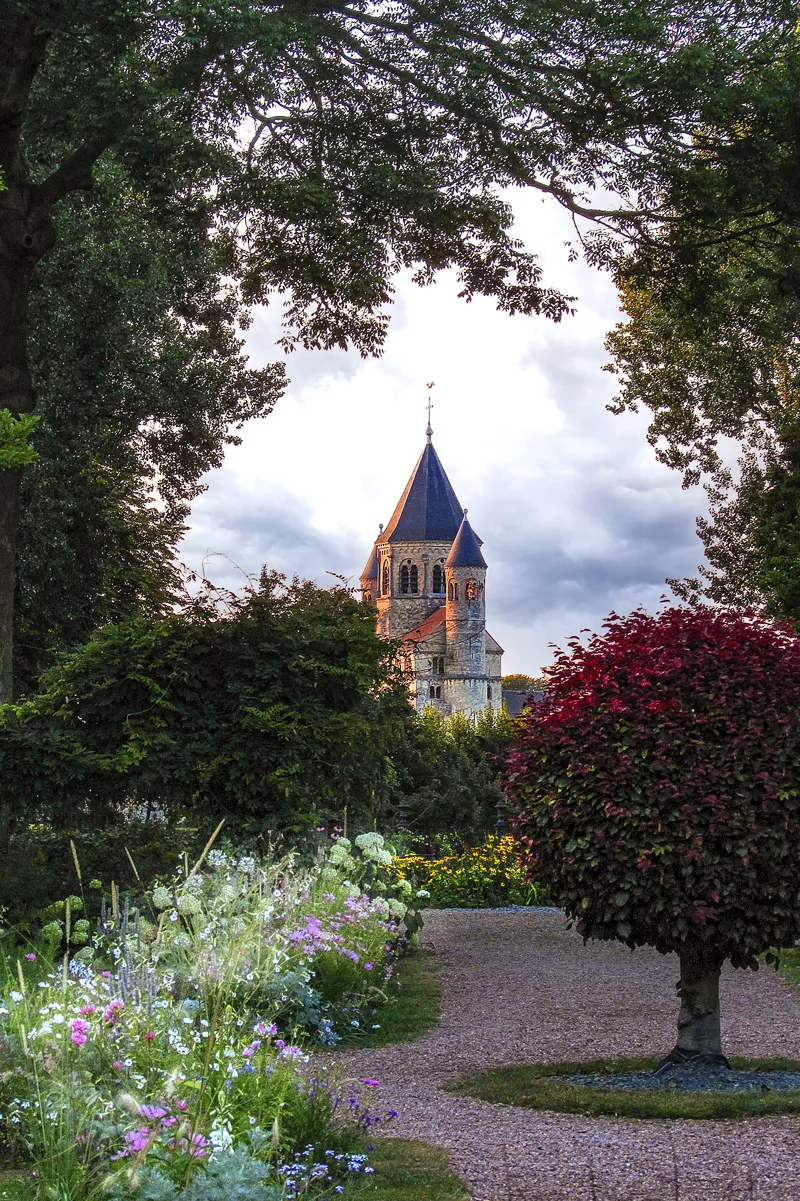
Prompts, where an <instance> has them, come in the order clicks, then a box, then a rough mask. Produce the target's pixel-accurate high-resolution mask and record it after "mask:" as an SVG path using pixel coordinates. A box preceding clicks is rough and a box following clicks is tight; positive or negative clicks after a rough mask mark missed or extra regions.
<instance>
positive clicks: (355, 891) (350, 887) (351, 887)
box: [344, 880, 361, 898]
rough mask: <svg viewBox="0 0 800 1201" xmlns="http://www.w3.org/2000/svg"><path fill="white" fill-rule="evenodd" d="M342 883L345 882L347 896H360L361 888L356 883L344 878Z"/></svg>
mask: <svg viewBox="0 0 800 1201" xmlns="http://www.w3.org/2000/svg"><path fill="white" fill-rule="evenodd" d="M344 883H345V887H346V889H347V895H348V896H349V897H353V898H355V897H360V896H361V889H360V888H359V887H358V885H357V884H351V883H350V881H349V880H345V882H344Z"/></svg>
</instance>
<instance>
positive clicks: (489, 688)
mask: <svg viewBox="0 0 800 1201" xmlns="http://www.w3.org/2000/svg"><path fill="white" fill-rule="evenodd" d="M486 699H487V701H490V700H491V699H492V686H491V684H488V685H487V687H486Z"/></svg>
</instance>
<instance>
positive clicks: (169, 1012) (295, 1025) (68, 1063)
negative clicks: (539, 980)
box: [0, 849, 404, 1201]
mask: <svg viewBox="0 0 800 1201" xmlns="http://www.w3.org/2000/svg"><path fill="white" fill-rule="evenodd" d="M335 860H336V857H335V856H334V862H333V863H331V862H329V863H327V864H321V865H319V866H317V867H316V868H314V869H310V870H306V871H301V870H298V869H297V868H296V867H295V866H294V865H293V863H292V862H291V860H284V861H281V862H275V863H258V862H256V861H255V860H254V859H253V858H246V857H241V858H239V859H238V860H231V859H230V858H229V857H228V855H227V854H226V853H225V852H223V851H220V850H216V849H212V850H211V851H210V852H209V853H208V856H207V859H206V860H205V864H202V863H198V864H197V865H195V867H194V868H192V869H191V870H189V869H188V867H187V868H186V869H185V870H184V872H183V873H181V875H180V876H178V877H176V878H174V879H173V880H171V881H169V882H167V883H165V884H162V885H159V886H157V887H156V888H155V889H154V890H153V891H152V893H151V894H149V895H148V896H147V898H146V901H145V909H144V913H146V915H147V916H146V917H145V916H143V913H140V912H131V911H129V909H128V908H127V907H125V908H124V909H123V908H120V907H119V905H118V903H117V900H116V897H115V896H112V903H111V906H110V907H108V906H106V905H105V904H104V907H103V912H102V916H101V920H100V921H99V923H97V929H96V934H95V937H94V938H93V939H92V942H91V945H87V946H84V948H83V949H82V950H79V951H77V952H76V951H74V950H70V951H69V952H68V953H65V954H64V959H63V966H60V967H57V966H55V964H54V963H53V959H52V956H53V951H54V950H57V949H58V948H57V943H56V944H55V945H54V943H53V940H52V939H50V937H49V933H48V930H47V928H45V929H43V931H42V937H41V939H40V940H39V942H38V943H36V944H35V949H31V950H29V951H28V952H26V954H25V956H24V959H23V957H22V955H20V956H19V959H18V961H17V963H16V965H15V966H13V967H12V966H11V965H10V964H9V969H8V975H7V979H6V980H5V987H4V988H3V993H4V1003H3V1005H2V1006H0V1024H1V1025H2V1033H3V1039H2V1040H0V1048H1V1050H0V1054H2V1057H3V1061H4V1062H3V1065H2V1066H3V1068H4V1070H3V1072H2V1074H0V1079H2V1089H3V1093H4V1096H3V1098H2V1113H3V1118H4V1126H5V1130H6V1132H7V1135H8V1136H11V1137H13V1138H14V1139H15V1140H16V1141H18V1142H19V1143H21V1144H22V1146H23V1147H25V1148H26V1149H27V1151H28V1152H29V1154H30V1155H31V1156H32V1157H33V1159H34V1161H35V1162H36V1166H37V1170H38V1176H39V1182H40V1183H39V1189H40V1194H37V1198H38V1197H39V1196H40V1197H41V1201H44V1198H46V1197H49V1196H50V1195H51V1193H50V1192H48V1191H47V1190H48V1189H52V1188H54V1187H55V1188H58V1187H63V1186H64V1184H65V1183H67V1182H68V1184H69V1187H70V1189H71V1190H72V1191H71V1192H70V1194H69V1195H70V1197H71V1198H72V1201H84V1198H86V1199H87V1201H88V1198H90V1197H93V1196H94V1195H95V1192H96V1191H97V1190H98V1189H99V1188H100V1185H101V1184H102V1188H103V1190H105V1191H104V1194H103V1195H105V1194H106V1193H110V1194H111V1195H112V1196H115V1197H119V1198H120V1199H122V1198H127V1196H128V1195H129V1192H131V1190H132V1191H133V1192H135V1189H133V1185H134V1183H135V1181H136V1180H141V1181H142V1187H145V1182H146V1186H147V1188H148V1189H150V1192H152V1194H153V1201H155V1198H156V1197H159V1198H160V1197H162V1196H163V1197H164V1198H165V1201H171V1198H172V1196H173V1195H178V1194H180V1196H181V1197H183V1196H184V1195H185V1196H186V1197H187V1201H188V1199H189V1198H195V1194H196V1201H201V1199H202V1201H213V1199H214V1198H216V1196H217V1195H218V1192H219V1187H221V1186H220V1180H221V1179H222V1178H223V1177H224V1178H225V1180H226V1182H227V1184H228V1185H230V1186H231V1187H233V1185H234V1183H235V1174H236V1173H237V1172H238V1173H239V1175H240V1177H241V1181H242V1186H244V1183H245V1182H246V1181H249V1183H250V1184H256V1183H258V1172H260V1173H261V1176H260V1179H261V1180H262V1181H265V1182H266V1184H268V1185H269V1187H270V1188H271V1189H272V1191H271V1192H268V1193H267V1194H265V1197H269V1201H272V1198H273V1196H274V1197H275V1198H278V1197H284V1196H285V1197H293V1196H304V1195H306V1193H310V1194H314V1195H316V1193H317V1192H319V1191H320V1189H322V1190H323V1191H324V1190H325V1189H326V1187H327V1186H328V1184H329V1182H330V1181H331V1180H335V1179H336V1178H337V1177H341V1176H342V1174H345V1175H346V1173H347V1172H348V1171H360V1170H362V1169H363V1167H364V1164H365V1160H364V1157H363V1156H361V1155H359V1154H355V1153H356V1152H357V1151H359V1150H360V1148H361V1146H362V1145H363V1141H364V1140H363V1133H364V1131H366V1130H367V1129H369V1128H370V1126H372V1125H374V1124H375V1122H379V1121H380V1120H381V1119H380V1118H376V1117H374V1116H373V1115H371V1114H370V1113H369V1112H368V1110H365V1109H364V1107H363V1106H362V1105H361V1104H360V1102H358V1101H357V1100H356V1099H355V1098H352V1099H351V1100H350V1101H349V1102H348V1103H347V1104H345V1103H344V1102H342V1101H341V1099H337V1097H336V1096H335V1094H334V1086H333V1084H332V1083H331V1082H328V1081H326V1078H325V1076H326V1071H325V1068H324V1067H323V1068H317V1069H315V1068H313V1067H310V1066H307V1065H308V1063H309V1057H308V1055H307V1054H306V1053H304V1052H303V1050H302V1048H301V1046H299V1045H297V1043H296V1041H295V1042H294V1043H292V1044H288V1043H287V1042H286V1040H285V1039H284V1038H279V1037H278V1035H279V1033H280V1031H281V1029H286V1030H287V1032H288V1031H289V1030H291V1031H293V1032H294V1033H295V1040H296V1037H297V1035H298V1034H301V1035H302V1034H303V1033H304V1032H305V1033H306V1034H307V1035H309V1034H310V1036H311V1037H313V1038H316V1039H319V1040H321V1041H323V1042H328V1043H330V1042H333V1041H335V1040H336V1039H337V1038H338V1035H337V1034H336V1033H335V1029H334V1027H335V1026H336V1025H339V1024H341V1025H344V1026H346V1027H347V1028H350V1027H351V1026H353V1025H357V1024H358V1018H356V1017H355V1016H354V1015H355V1014H358V1013H362V1012H367V1011H368V1010H369V1008H370V1006H373V1007H374V1005H375V998H376V996H381V995H382V990H381V988H380V987H379V984H378V982H379V981H381V982H382V981H384V980H385V978H386V976H387V974H389V973H388V969H387V966H386V957H387V953H388V950H389V949H390V946H391V943H392V942H393V941H394V940H395V939H396V937H397V921H398V920H400V918H402V915H403V911H404V909H403V907H402V906H400V907H399V908H398V912H397V916H396V918H395V919H394V920H393V919H392V916H391V915H392V912H393V910H392V902H391V901H387V900H386V899H384V898H383V897H382V896H380V895H376V896H375V898H374V899H373V900H371V899H370V898H369V897H368V896H366V895H364V894H363V893H362V891H361V889H360V888H358V887H356V886H354V885H352V884H350V883H349V882H347V881H346V880H344V879H343V878H342V875H341V873H340V872H339V870H338V869H337V867H336V862H335ZM73 908H77V909H78V911H80V899H79V898H72V899H70V900H68V901H67V904H66V907H65V910H64V911H63V912H64V920H63V921H61V922H57V923H55V924H56V925H58V926H60V935H61V938H63V944H64V946H65V947H66V948H70V947H71V945H73V944H74V940H73V938H72V930H73V928H74V927H73V923H72V920H71V910H72V909H73ZM387 940H388V941H387ZM58 941H60V939H59V940H58ZM70 954H71V956H72V958H70V957H69V955H70ZM332 958H339V959H341V960H342V961H343V962H346V963H347V964H348V966H349V969H350V970H349V971H348V972H347V973H346V974H345V975H343V976H342V975H337V974H336V973H335V972H333V973H332V972H331V967H330V962H331V959H332ZM23 963H24V964H25V971H24V972H23V970H22V964H23ZM334 979H335V981H336V985H337V989H336V991H335V993H334V992H332V990H331V987H330V985H331V981H332V980H334ZM326 993H327V997H328V999H327V1000H326V999H325V995H326ZM339 1111H341V1112H339ZM229 1148H234V1149H238V1159H237V1160H235V1161H234V1162H233V1163H231V1161H229V1160H227V1159H226V1163H227V1167H225V1168H220V1166H219V1164H218V1162H217V1157H218V1156H227V1153H228V1149H229ZM254 1165H255V1166H254ZM259 1165H260V1166H259ZM323 1165H324V1166H323ZM170 1187H171V1188H172V1190H173V1191H172V1192H170V1191H169V1190H170ZM215 1188H216V1189H217V1192H216V1193H215V1192H214V1189H215ZM136 1195H137V1196H138V1195H139V1194H138V1193H136ZM148 1195H149V1194H148Z"/></svg>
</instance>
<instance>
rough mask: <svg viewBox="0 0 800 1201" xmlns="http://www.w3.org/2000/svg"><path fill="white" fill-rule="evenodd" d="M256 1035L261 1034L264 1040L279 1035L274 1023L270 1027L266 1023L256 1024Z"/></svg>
mask: <svg viewBox="0 0 800 1201" xmlns="http://www.w3.org/2000/svg"><path fill="white" fill-rule="evenodd" d="M253 1033H254V1034H260V1035H261V1036H262V1037H264V1038H271V1037H272V1035H273V1034H277V1033H278V1027H277V1026H276V1025H275V1023H274V1022H272V1023H271V1024H270V1025H269V1026H268V1025H267V1023H266V1022H256V1024H255V1026H254V1027H253Z"/></svg>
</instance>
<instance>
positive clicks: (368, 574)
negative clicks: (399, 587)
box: [361, 542, 378, 580]
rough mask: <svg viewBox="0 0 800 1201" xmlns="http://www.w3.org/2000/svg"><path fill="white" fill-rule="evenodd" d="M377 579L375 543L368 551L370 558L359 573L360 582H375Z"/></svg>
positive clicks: (376, 547) (376, 546)
mask: <svg viewBox="0 0 800 1201" xmlns="http://www.w3.org/2000/svg"><path fill="white" fill-rule="evenodd" d="M377 578H378V544H377V542H376V543H375V545H374V546H373V548H372V550H371V551H370V556H369V558H368V559H367V563H366V566H365V568H364V570H363V571H362V572H361V579H362V580H377Z"/></svg>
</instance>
